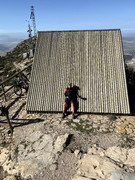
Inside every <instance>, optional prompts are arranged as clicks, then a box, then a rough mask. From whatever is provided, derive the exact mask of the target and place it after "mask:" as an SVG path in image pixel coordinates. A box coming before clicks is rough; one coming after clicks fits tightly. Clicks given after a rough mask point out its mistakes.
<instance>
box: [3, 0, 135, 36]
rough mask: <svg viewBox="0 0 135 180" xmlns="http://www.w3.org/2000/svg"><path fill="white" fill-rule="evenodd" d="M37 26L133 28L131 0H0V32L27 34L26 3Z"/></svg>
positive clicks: (134, 3) (134, 18)
mask: <svg viewBox="0 0 135 180" xmlns="http://www.w3.org/2000/svg"><path fill="white" fill-rule="evenodd" d="M31 5H34V7H35V16H36V26H37V30H40V31H41V30H42V31H45V30H68V29H70V30H74V29H75V30H80V29H115V28H116V29H117V28H120V29H121V30H122V32H134V31H135V0H129V1H128V0H1V3H0V34H3V33H6V34H7V33H9V34H14V35H15V34H16V33H20V34H22V35H24V36H27V22H26V20H29V17H30V6H31Z"/></svg>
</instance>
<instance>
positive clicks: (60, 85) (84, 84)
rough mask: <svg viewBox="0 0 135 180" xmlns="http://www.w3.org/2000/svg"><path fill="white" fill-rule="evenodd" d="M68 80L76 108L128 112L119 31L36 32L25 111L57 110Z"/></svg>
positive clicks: (60, 108)
mask: <svg viewBox="0 0 135 180" xmlns="http://www.w3.org/2000/svg"><path fill="white" fill-rule="evenodd" d="M68 82H72V84H73V85H77V86H78V87H80V92H79V94H80V95H81V96H82V97H85V98H87V100H86V101H83V100H82V99H79V110H78V111H79V112H92V113H120V114H129V113H130V110H129V102H128V94H127V86H126V78H125V68H124V60H123V50H122V42H121V33H120V30H95V31H89V30H88V31H55V32H53V31H51V32H39V33H38V40H37V46H36V51H35V57H34V63H33V69H32V76H31V83H30V88H29V93H28V100H27V107H26V109H27V111H62V107H63V102H64V89H65V88H66V86H67V83H68Z"/></svg>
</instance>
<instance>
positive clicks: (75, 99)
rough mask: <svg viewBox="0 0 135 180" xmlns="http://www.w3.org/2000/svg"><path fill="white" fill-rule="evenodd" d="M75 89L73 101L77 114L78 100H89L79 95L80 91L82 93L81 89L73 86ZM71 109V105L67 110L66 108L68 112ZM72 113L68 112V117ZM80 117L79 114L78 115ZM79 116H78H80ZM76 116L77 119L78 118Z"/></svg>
mask: <svg viewBox="0 0 135 180" xmlns="http://www.w3.org/2000/svg"><path fill="white" fill-rule="evenodd" d="M73 88H74V89H75V91H74V94H73V97H74V98H73V99H74V108H75V113H77V110H78V109H79V101H78V98H80V99H82V100H83V101H86V100H87V98H85V97H82V96H80V95H79V91H80V88H79V87H78V86H76V85H74V86H73ZM70 107H71V104H68V106H67V108H66V111H67V110H68V109H69V108H70ZM69 114H70V113H69V112H68V113H67V115H69ZM78 115H79V114H78ZM78 115H77V116H78ZM77 116H76V117H77Z"/></svg>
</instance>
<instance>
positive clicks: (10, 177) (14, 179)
mask: <svg viewBox="0 0 135 180" xmlns="http://www.w3.org/2000/svg"><path fill="white" fill-rule="evenodd" d="M4 180H16V178H15V176H7V177H5V178H4Z"/></svg>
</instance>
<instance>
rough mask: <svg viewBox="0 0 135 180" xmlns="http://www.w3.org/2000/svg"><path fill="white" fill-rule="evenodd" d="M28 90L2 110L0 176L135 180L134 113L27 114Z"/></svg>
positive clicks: (7, 179) (14, 179) (41, 179)
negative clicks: (12, 129) (6, 111)
mask: <svg viewBox="0 0 135 180" xmlns="http://www.w3.org/2000/svg"><path fill="white" fill-rule="evenodd" d="M26 98H27V95H26V94H25V93H24V96H22V98H21V99H20V98H17V97H16V96H14V97H12V99H11V100H10V101H8V103H7V104H6V106H7V107H8V109H9V117H10V119H11V122H12V125H13V126H14V133H13V137H12V135H11V133H10V130H9V128H8V124H7V121H6V118H5V117H4V116H0V180H2V179H4V180H25V179H26V180H135V117H134V116H115V115H94V114H78V115H77V117H76V119H74V120H72V116H71V114H70V113H69V115H68V116H67V117H66V118H65V119H64V120H63V119H62V118H61V114H60V113H55V114H53V113H52V114H45V113H44V114H27V112H26V110H25V105H26Z"/></svg>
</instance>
